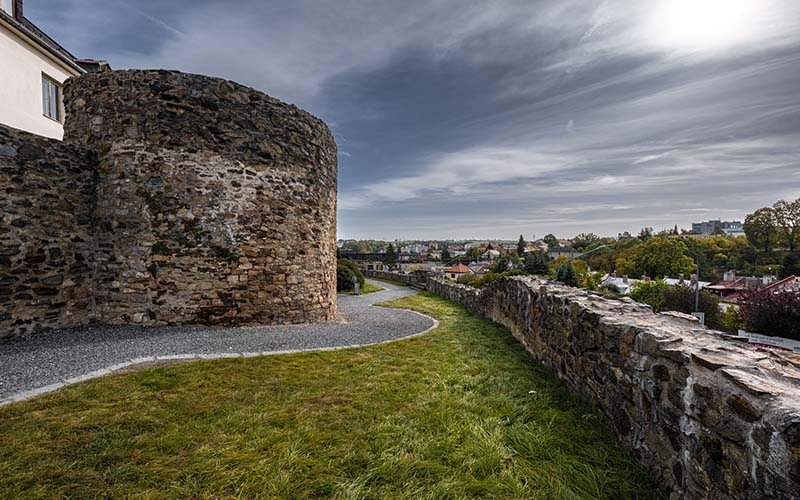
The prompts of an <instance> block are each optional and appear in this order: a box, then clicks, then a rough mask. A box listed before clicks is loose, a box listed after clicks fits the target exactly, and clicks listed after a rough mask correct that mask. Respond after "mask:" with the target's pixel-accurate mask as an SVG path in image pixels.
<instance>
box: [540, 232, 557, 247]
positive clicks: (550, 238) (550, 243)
mask: <svg viewBox="0 0 800 500" xmlns="http://www.w3.org/2000/svg"><path fill="white" fill-rule="evenodd" d="M542 241H544V242H545V243H546V244H547V249H548V250H552V249H554V248H558V238H556V237H555V235H552V234H548V235H547V236H545V237H544V238H542Z"/></svg>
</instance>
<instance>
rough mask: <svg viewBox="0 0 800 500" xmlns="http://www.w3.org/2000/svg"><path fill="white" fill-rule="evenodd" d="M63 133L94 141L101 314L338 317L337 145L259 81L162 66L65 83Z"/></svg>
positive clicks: (141, 318)
mask: <svg viewBox="0 0 800 500" xmlns="http://www.w3.org/2000/svg"><path fill="white" fill-rule="evenodd" d="M64 96H65V99H66V109H67V116H69V117H70V118H69V120H68V121H67V123H66V126H65V135H64V137H65V140H66V141H70V142H73V143H77V144H83V145H87V146H92V147H94V148H96V149H97V150H98V156H99V158H98V159H99V162H100V177H99V183H98V196H97V199H98V204H97V218H98V235H97V238H98V245H99V248H98V255H97V263H98V267H97V282H98V292H97V293H96V296H95V300H96V301H97V314H98V319H100V320H101V321H104V322H111V323H127V322H131V321H133V322H136V323H154V324H160V323H187V322H189V323H198V322H199V323H204V324H231V325H232V324H257V323H304V322H315V321H325V320H330V319H333V317H334V316H335V312H336V311H335V309H336V307H335V306H336V275H335V259H336V246H335V238H336V189H337V151H336V144H335V142H334V140H333V137H332V135H331V134H330V131H329V130H328V128H327V126H325V124H324V123H323V122H322V121H321V120H319V119H317V118H315V117H313V116H311V115H310V114H308V113H306V112H304V111H302V110H300V109H298V108H296V107H295V106H291V105H287V104H284V103H282V102H280V101H278V100H277V99H273V98H271V97H269V96H266V95H264V94H262V93H260V92H258V91H255V90H253V89H249V88H247V87H243V86H240V85H237V84H234V83H232V82H229V81H225V80H220V79H217V78H210V77H204V76H198V75H188V74H184V73H177V72H170V71H117V72H110V73H98V74H91V75H85V76H82V77H80V78H79V79H75V80H70V81H69V82H67V84H66V85H65V87H64Z"/></svg>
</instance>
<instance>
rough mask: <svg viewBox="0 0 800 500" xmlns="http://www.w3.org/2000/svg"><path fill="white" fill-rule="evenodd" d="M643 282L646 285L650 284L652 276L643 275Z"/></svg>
mask: <svg viewBox="0 0 800 500" xmlns="http://www.w3.org/2000/svg"><path fill="white" fill-rule="evenodd" d="M642 281H644V282H645V283H650V276H648V275H646V274H643V275H642Z"/></svg>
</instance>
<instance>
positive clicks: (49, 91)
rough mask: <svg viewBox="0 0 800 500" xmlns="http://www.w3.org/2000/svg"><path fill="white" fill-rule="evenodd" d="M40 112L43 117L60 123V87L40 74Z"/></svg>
mask: <svg viewBox="0 0 800 500" xmlns="http://www.w3.org/2000/svg"><path fill="white" fill-rule="evenodd" d="M42 112H43V113H44V116H46V117H48V118H51V119H53V120H55V121H58V122H60V121H61V85H59V84H58V82H56V81H55V80H53V79H52V78H50V77H49V76H47V75H45V74H42Z"/></svg>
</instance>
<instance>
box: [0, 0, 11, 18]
mask: <svg viewBox="0 0 800 500" xmlns="http://www.w3.org/2000/svg"><path fill="white" fill-rule="evenodd" d="M0 8H2V9H3V10H4V11H5V12H6V13H7V14H8V15H9V16H13V15H14V0H0Z"/></svg>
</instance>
